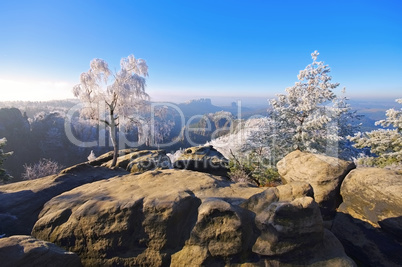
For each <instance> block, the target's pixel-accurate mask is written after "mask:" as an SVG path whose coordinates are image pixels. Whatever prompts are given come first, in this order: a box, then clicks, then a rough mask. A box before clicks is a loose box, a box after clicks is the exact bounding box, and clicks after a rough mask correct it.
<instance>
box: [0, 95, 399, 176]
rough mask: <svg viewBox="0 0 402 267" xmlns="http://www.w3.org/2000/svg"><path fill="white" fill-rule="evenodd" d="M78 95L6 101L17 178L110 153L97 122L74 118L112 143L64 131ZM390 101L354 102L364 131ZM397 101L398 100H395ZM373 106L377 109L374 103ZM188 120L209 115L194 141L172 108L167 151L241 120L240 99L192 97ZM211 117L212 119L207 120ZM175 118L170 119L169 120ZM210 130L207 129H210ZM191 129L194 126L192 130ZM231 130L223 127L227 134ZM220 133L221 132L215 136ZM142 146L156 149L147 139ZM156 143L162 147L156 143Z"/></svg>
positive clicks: (0, 127) (9, 163)
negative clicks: (44, 163) (52, 164)
mask: <svg viewBox="0 0 402 267" xmlns="http://www.w3.org/2000/svg"><path fill="white" fill-rule="evenodd" d="M77 103H78V100H58V101H46V102H23V101H16V102H0V138H3V137H5V138H6V139H7V145H6V146H5V147H4V150H5V151H13V152H14V153H13V155H12V156H10V157H9V158H7V160H6V161H5V162H4V168H5V169H6V170H7V171H8V172H9V173H10V174H11V175H12V176H13V177H14V179H13V180H12V181H11V182H16V181H20V180H21V174H22V172H23V171H24V165H26V164H27V165H30V164H35V163H37V162H39V160H40V159H43V158H46V159H51V160H53V161H56V162H58V163H59V164H61V165H63V166H65V167H68V166H71V165H74V164H77V163H80V162H84V161H87V157H88V155H89V154H90V153H91V151H93V152H94V153H95V155H96V156H99V155H101V154H103V153H106V152H108V151H110V150H111V149H112V146H111V145H110V144H109V139H108V136H109V135H108V132H107V131H106V132H102V131H99V129H98V127H97V126H93V125H90V124H88V123H86V122H85V121H82V120H78V119H77V120H76V121H74V123H73V124H74V125H72V129H73V130H74V135H75V137H76V138H77V139H78V140H82V141H93V140H100V139H99V138H100V136H99V135H100V134H101V135H102V136H101V138H104V141H105V144H106V146H95V147H79V146H76V145H74V144H72V143H71V142H70V141H69V140H68V138H67V136H66V134H65V130H64V127H65V126H64V124H65V116H66V113H67V112H68V110H69V109H70V108H71V107H73V106H74V105H76V104H77ZM389 103H390V102H384V103H383V104H378V103H377V105H374V104H373V103H370V102H353V103H352V105H353V106H357V107H359V109H360V110H361V111H362V112H361V113H362V114H363V115H365V116H364V117H363V120H362V121H361V122H362V124H363V125H362V131H369V130H372V129H374V128H376V126H374V121H375V120H378V119H379V116H381V115H379V114H382V116H384V115H383V114H384V113H385V110H386V109H387V108H389ZM391 103H392V102H391ZM370 107H373V108H370ZM177 108H178V109H180V110H181V111H182V112H183V114H184V116H185V119H186V121H187V120H188V119H189V118H190V117H191V116H194V115H204V119H197V120H193V121H192V125H191V126H190V127H194V128H197V129H198V130H197V131H191V132H189V133H187V134H188V135H189V136H191V141H192V143H189V142H188V140H186V139H185V138H183V136H180V133H182V134H183V133H184V132H182V130H183V131H184V129H183V127H184V126H183V125H181V122H180V117H179V116H178V114H177V112H176V111H174V110H170V111H169V112H168V113H169V114H170V115H169V114H168V118H165V119H166V121H164V122H163V123H161V124H160V125H159V126H160V127H161V129H164V131H165V132H163V133H162V134H163V136H162V137H161V138H162V139H161V140H160V142H165V143H166V142H170V141H172V140H175V142H174V144H173V145H171V146H170V147H165V148H164V149H165V150H166V151H167V152H174V151H176V150H178V149H180V148H186V147H189V146H192V145H194V143H195V144H198V145H202V144H205V143H206V142H208V141H210V140H211V134H212V133H213V132H214V131H215V130H216V129H218V128H228V127H229V126H230V125H228V124H229V123H231V122H229V119H228V116H231V117H232V118H233V119H236V116H237V114H236V112H237V111H238V107H237V106H236V104H235V103H232V105H230V106H227V107H218V106H215V105H213V104H212V103H211V100H210V99H200V100H192V101H189V102H187V103H183V104H178V105H177ZM219 112H226V114H229V115H225V116H226V117H225V116H223V117H222V116H221V117H219V116H217V115H214V114H219ZM241 113H242V114H241V115H242V119H247V118H249V117H251V116H258V115H259V116H266V114H267V112H266V109H253V108H247V107H242V110H241ZM205 120H209V121H211V122H212V123H211V125H207V123H206V121H205ZM167 121H168V122H169V123H167V124H166V122H167ZM207 126H208V127H209V129H208V130H202V129H203V128H204V129H207V128H208V127H207ZM187 130H188V129H187ZM225 133H227V132H225V131H222V132H221V135H222V134H225ZM126 135H127V136H128V137H129V138H130V139H131V140H133V141H136V140H137V136H138V129H137V128H133V129H132V130H130V132H127V133H126ZM214 137H217V136H214ZM139 148H140V149H145V148H150V147H149V146H147V144H143V145H142V146H140V147H139ZM153 148H158V146H155V145H154V147H153Z"/></svg>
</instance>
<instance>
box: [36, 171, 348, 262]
mask: <svg viewBox="0 0 402 267" xmlns="http://www.w3.org/2000/svg"><path fill="white" fill-rule="evenodd" d="M312 196H313V190H312V188H311V186H309V185H308V184H306V183H290V184H287V185H284V186H279V187H277V188H269V189H262V188H258V187H253V186H249V185H245V184H239V183H237V184H236V183H233V182H231V181H229V180H228V179H227V178H225V177H222V176H214V175H211V174H207V173H201V172H194V171H189V170H174V169H170V170H157V171H148V172H145V173H142V174H134V173H131V174H126V175H123V176H121V177H115V178H110V179H106V180H102V181H98V182H94V183H91V184H87V185H83V186H80V187H77V188H75V189H73V190H71V191H68V192H65V193H63V194H61V195H59V196H57V197H54V198H53V199H51V200H50V201H49V202H47V203H46V204H45V205H44V207H43V209H42V211H41V213H40V215H39V218H38V220H37V222H36V224H35V226H34V227H33V231H32V235H33V236H35V237H36V238H38V239H42V240H47V241H50V242H53V243H55V244H57V245H59V246H61V247H63V248H65V249H67V250H69V251H72V252H75V253H77V254H78V255H79V256H80V258H81V261H82V263H83V265H85V266H115V265H116V266H137V265H141V266H169V265H170V266H199V265H203V266H210V265H211V264H213V265H216V266H225V265H229V266H230V265H233V266H235V265H237V264H248V265H251V266H253V265H256V266H259V265H261V264H263V265H266V264H285V265H286V264H290V265H292V264H304V265H307V266H308V265H311V266H313V265H314V264H320V265H319V266H322V265H329V264H330V263H331V264H332V263H333V264H337V265H338V266H353V264H354V263H353V261H351V260H350V259H349V258H348V257H347V256H346V255H345V254H344V252H343V248H342V246H341V245H340V243H339V241H337V240H336V238H335V237H334V236H333V235H332V234H331V233H329V232H328V231H327V230H324V228H323V224H322V218H321V214H320V209H319V207H318V205H317V203H316V202H315V201H314V200H313V198H312ZM317 266H318V265H317Z"/></svg>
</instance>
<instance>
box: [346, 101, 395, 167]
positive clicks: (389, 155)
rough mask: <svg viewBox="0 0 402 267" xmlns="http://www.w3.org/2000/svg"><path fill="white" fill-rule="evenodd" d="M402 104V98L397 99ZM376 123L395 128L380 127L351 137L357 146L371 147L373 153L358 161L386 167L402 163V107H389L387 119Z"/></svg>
mask: <svg viewBox="0 0 402 267" xmlns="http://www.w3.org/2000/svg"><path fill="white" fill-rule="evenodd" d="M396 102H398V103H399V104H402V98H400V99H396ZM376 125H381V126H383V127H392V128H393V129H379V130H374V131H371V132H365V133H361V132H359V133H357V134H355V135H354V136H353V137H350V138H349V139H350V140H351V141H353V142H355V144H354V146H355V147H357V148H367V147H368V148H370V151H371V153H373V154H374V155H371V156H369V157H362V158H360V159H359V160H358V161H359V163H361V164H363V165H369V166H370V165H374V166H380V167H385V166H388V165H397V166H400V165H401V164H402V108H401V109H400V110H396V109H393V108H392V109H389V110H387V112H386V119H385V120H380V121H377V122H376Z"/></svg>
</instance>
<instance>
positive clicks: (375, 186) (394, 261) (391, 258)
mask: <svg viewBox="0 0 402 267" xmlns="http://www.w3.org/2000/svg"><path fill="white" fill-rule="evenodd" d="M341 195H342V198H343V203H342V204H341V205H340V206H339V209H338V213H337V215H336V217H335V220H334V223H333V226H332V229H331V230H332V232H333V233H334V234H335V235H336V236H337V237H338V238H339V240H340V241H341V242H342V244H343V245H344V247H345V250H346V252H347V253H348V254H349V255H351V256H353V258H355V259H357V260H358V261H359V262H360V263H361V264H362V265H367V266H401V264H402V254H401V251H402V174H401V172H397V171H392V170H387V169H380V168H358V169H356V170H353V171H351V172H350V173H349V174H348V175H347V176H346V178H345V180H344V181H343V183H342V187H341Z"/></svg>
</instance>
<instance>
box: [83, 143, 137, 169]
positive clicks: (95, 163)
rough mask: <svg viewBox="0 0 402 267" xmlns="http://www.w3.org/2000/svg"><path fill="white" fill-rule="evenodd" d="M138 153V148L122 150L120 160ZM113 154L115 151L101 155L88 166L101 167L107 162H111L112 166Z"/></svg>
mask: <svg viewBox="0 0 402 267" xmlns="http://www.w3.org/2000/svg"><path fill="white" fill-rule="evenodd" d="M137 151H139V150H138V149H137V148H127V149H121V150H119V154H118V156H119V158H123V157H124V156H125V155H127V154H130V153H133V152H137ZM113 153H114V152H113V151H109V152H107V153H105V154H103V155H100V156H99V157H97V158H96V159H94V160H91V161H89V162H88V164H89V165H92V166H101V165H102V164H104V163H106V162H110V164H111V163H112V159H113ZM124 169H125V168H124Z"/></svg>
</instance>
